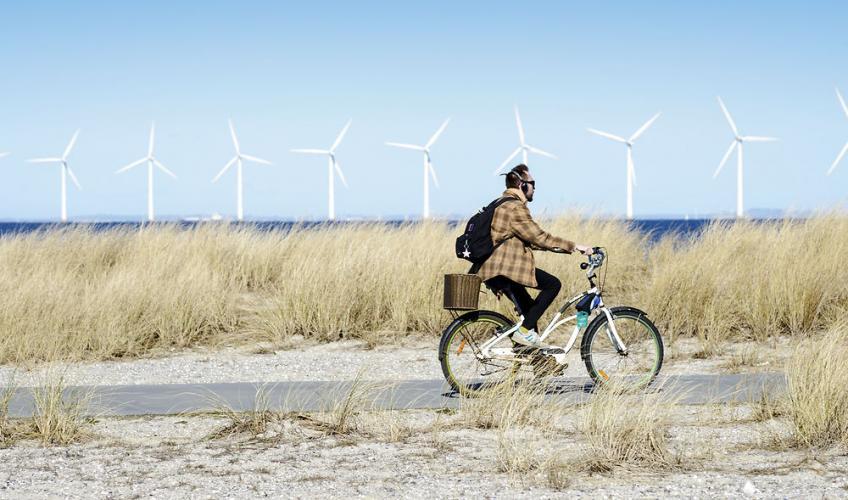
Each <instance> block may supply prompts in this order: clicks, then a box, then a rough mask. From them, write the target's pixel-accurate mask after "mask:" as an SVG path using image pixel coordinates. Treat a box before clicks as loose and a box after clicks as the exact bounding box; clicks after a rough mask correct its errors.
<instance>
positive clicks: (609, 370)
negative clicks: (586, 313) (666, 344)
mask: <svg viewBox="0 0 848 500" xmlns="http://www.w3.org/2000/svg"><path fill="white" fill-rule="evenodd" d="M610 314H611V316H612V318H613V322H614V324H615V330H616V332H617V333H618V336H619V337H620V338H621V340H622V342H624V345H625V346H626V348H627V350H626V352H619V350H618V349H617V348H616V346H615V345H614V344H613V340H612V332H611V330H610V329H609V320H608V319H607V317H606V315H605V314H600V315H599V316H598V317H597V318H595V320H594V321H592V323H591V324H590V325H589V327H588V328H587V329H586V333H585V334H583V341H582V342H581V346H580V354H581V356H582V357H583V361H584V363H585V364H586V370H587V371H588V372H589V375H590V376H591V377H592V379H593V380H594V381H595V383H597V384H608V383H613V384H616V385H617V386H621V387H622V388H638V387H644V386H647V385H648V384H650V383H651V382H652V381H653V380H654V378H656V376H657V374H658V373H659V371H660V368H662V362H663V342H662V337H661V336H660V332H659V330H658V329H657V327H656V326H655V325H654V324H653V323H652V322H651V320H649V319H648V316H647V314H646V313H644V312H643V311H640V310H638V309H634V308H630V307H613V308H611V309H610Z"/></svg>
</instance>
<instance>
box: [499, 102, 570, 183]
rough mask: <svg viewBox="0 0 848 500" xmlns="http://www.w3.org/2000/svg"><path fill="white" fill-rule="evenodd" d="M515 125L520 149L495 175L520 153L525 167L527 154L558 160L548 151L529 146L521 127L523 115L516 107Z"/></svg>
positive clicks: (502, 164) (511, 155) (513, 153)
mask: <svg viewBox="0 0 848 500" xmlns="http://www.w3.org/2000/svg"><path fill="white" fill-rule="evenodd" d="M515 125H516V126H517V127H518V147H517V148H515V151H513V152H512V154H510V155H509V157H508V158H507V159H506V160H504V162H503V163H501V166H499V167H498V168H497V170H495V173H494V175H498V174H499V173H501V171H502V170H503V168H504V167H506V166H507V165H508V164H509V162H511V161H512V159H513V158H515V157H516V156H518V153H522V160H523V162H522V163H524V164H525V165H527V153H528V152H529V153H534V154H537V155H541V156H545V157H548V158H551V159H554V160H556V156H554V155H552V154H551V153H548V152H547V151H542V150H541V149H539V148H536V147H533V146H531V145H529V144H527V141H526V140H525V139H524V126H523V125H521V115H519V114H518V106H515Z"/></svg>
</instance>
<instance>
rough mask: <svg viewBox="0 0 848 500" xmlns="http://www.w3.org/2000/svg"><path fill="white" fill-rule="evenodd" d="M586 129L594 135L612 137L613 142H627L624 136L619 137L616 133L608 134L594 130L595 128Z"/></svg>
mask: <svg viewBox="0 0 848 500" xmlns="http://www.w3.org/2000/svg"><path fill="white" fill-rule="evenodd" d="M586 130H588V131H589V132H591V133H593V134H595V135H599V136H601V137H606V138H607V139H612V140H614V141H615V142H621V143H623V144H627V139H625V138H624V137H619V136H617V135H613V134H610V133H609V132H603V131H601V130H596V129H593V128H587V129H586Z"/></svg>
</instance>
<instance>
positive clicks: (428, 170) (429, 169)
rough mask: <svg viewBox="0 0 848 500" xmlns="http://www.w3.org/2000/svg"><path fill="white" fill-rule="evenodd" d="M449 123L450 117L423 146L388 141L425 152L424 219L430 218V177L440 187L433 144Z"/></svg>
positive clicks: (399, 146)
mask: <svg viewBox="0 0 848 500" xmlns="http://www.w3.org/2000/svg"><path fill="white" fill-rule="evenodd" d="M448 123H450V118H448V119H447V120H445V121H444V123H442V126H441V127H439V129H438V130H436V133H435V134H433V135H432V136H431V137H430V140H429V141H427V143H426V144H424V145H423V146H417V145H415V144H403V143H399V142H387V143H386V145H388V146H393V147H396V148H403V149H412V150H414V151H421V152H423V153H424V211H423V212H422V217H423V218H424V219H429V218H430V177H432V178H433V184H435V185H436V188H438V187H439V179H438V178H437V177H436V171H435V170H434V169H433V164H432V163H431V162H430V148H431V147H432V146H433V144H435V143H436V140H437V139H438V138H439V136H440V135H442V132H444V131H445V128H447V126H448Z"/></svg>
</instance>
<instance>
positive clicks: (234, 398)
mask: <svg viewBox="0 0 848 500" xmlns="http://www.w3.org/2000/svg"><path fill="white" fill-rule="evenodd" d="M785 385H786V382H785V379H784V376H783V375H782V374H780V373H753V374H733V375H680V376H669V377H661V378H660V379H658V380H657V382H656V383H655V384H654V386H653V387H654V389H653V390H658V391H673V392H674V393H676V394H680V396H681V398H682V402H683V403H685V404H709V403H723V402H742V401H756V400H758V399H759V398H760V397H761V396H762V394H763V392H764V391H765V392H767V393H768V394H769V395H771V396H775V395H778V394H780V393H781V392H782V391H783V390H784V389H785ZM352 386H353V382H278V383H265V384H251V383H231V384H170V385H119V386H79V387H69V388H68V389H66V391H65V396H66V397H75V396H78V395H84V396H85V399H86V401H87V408H86V411H85V413H86V414H87V415H94V416H120V415H173V414H180V413H188V412H206V411H212V410H215V409H216V408H222V407H226V408H231V409H234V410H238V411H242V410H251V409H254V408H257V396H259V398H260V399H263V400H264V402H265V403H266V404H267V407H268V408H270V409H274V410H287V411H315V410H321V409H324V408H330V407H332V406H333V405H334V403H336V402H338V401H340V400H342V399H343V398H344V397H346V396H347V395H348V394H349V393H350V391H351V387H352ZM591 391H592V384H591V382H590V381H589V379H587V378H561V379H553V380H552V381H551V382H550V383H549V384H548V386H547V393H548V394H549V397H551V398H563V399H564V400H565V401H567V402H572V403H579V402H582V401H585V400H586V399H588V398H589V397H591ZM354 392H355V394H357V396H358V397H362V398H366V399H368V400H369V401H370V402H373V405H374V407H375V408H405V409H413V408H456V407H459V406H460V404H461V401H462V398H461V397H459V396H458V395H457V394H455V393H453V391H451V390H450V388H449V387H448V386H447V385H446V384H445V382H444V381H443V380H409V381H400V382H386V383H375V382H361V383H360V384H359V385H358V386H357V389H356V390H355V391H354ZM34 410H35V405H34V400H33V394H32V389H31V388H26V387H24V388H19V389H18V390H17V391H16V393H15V395H14V397H13V398H12V400H11V402H10V405H9V414H10V415H11V416H16V417H23V416H29V415H32V413H33V412H34Z"/></svg>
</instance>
